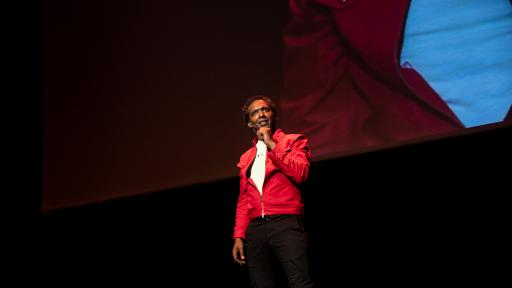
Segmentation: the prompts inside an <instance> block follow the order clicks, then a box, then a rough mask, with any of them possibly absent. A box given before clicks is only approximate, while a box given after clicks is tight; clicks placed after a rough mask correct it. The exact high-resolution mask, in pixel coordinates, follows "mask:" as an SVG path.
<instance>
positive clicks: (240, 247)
mask: <svg viewBox="0 0 512 288" xmlns="http://www.w3.org/2000/svg"><path fill="white" fill-rule="evenodd" d="M232 253H233V260H235V262H236V263H238V264H240V265H244V264H245V263H246V261H245V251H244V240H242V238H236V239H235V243H234V244H233V251H232Z"/></svg>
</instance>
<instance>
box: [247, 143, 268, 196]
mask: <svg viewBox="0 0 512 288" xmlns="http://www.w3.org/2000/svg"><path fill="white" fill-rule="evenodd" d="M266 159H267V145H265V143H264V142H263V141H261V140H258V143H256V157H255V158H254V163H252V168H251V179H252V181H254V183H255V184H256V188H258V191H260V194H263V182H264V180H265V160H266Z"/></svg>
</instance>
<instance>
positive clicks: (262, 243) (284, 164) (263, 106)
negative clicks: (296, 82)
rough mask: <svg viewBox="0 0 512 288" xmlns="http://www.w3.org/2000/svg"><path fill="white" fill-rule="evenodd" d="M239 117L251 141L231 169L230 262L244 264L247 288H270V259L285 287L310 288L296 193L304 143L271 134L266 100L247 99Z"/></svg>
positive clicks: (271, 113) (305, 156)
mask: <svg viewBox="0 0 512 288" xmlns="http://www.w3.org/2000/svg"><path fill="white" fill-rule="evenodd" d="M242 112H243V115H244V121H245V123H246V124H247V126H248V127H249V128H250V129H251V130H252V131H254V133H255V135H256V137H255V139H254V140H253V146H252V147H251V148H250V149H249V150H247V151H246V152H245V153H244V154H242V156H241V157H240V162H239V163H238V164H237V167H238V168H240V195H239V197H238V203H237V208H236V219H235V227H234V235H233V238H234V245H233V251H232V254H233V259H234V260H235V262H237V263H238V264H240V265H244V264H246V263H247V264H248V269H249V274H250V278H251V283H252V286H253V287H275V280H274V275H273V271H274V268H273V267H272V259H274V256H277V259H279V262H280V263H281V265H282V267H283V269H284V271H285V272H286V275H287V278H288V282H289V284H290V286H291V287H293V288H296V287H313V282H312V280H311V278H310V275H309V268H308V262H307V257H306V248H305V247H306V243H305V240H306V239H305V232H304V228H303V223H302V215H303V207H304V204H303V201H302V197H301V192H300V190H299V188H298V187H297V184H300V183H302V182H303V181H305V180H306V178H307V177H308V173H309V165H310V163H309V161H310V151H309V144H308V140H307V139H306V137H305V136H304V135H299V134H285V133H284V132H283V131H282V130H281V129H276V118H277V109H276V105H275V104H274V102H273V101H272V100H271V99H270V98H268V97H266V96H262V95H259V96H254V97H251V98H249V99H248V100H247V101H246V103H245V105H244V106H243V108H242Z"/></svg>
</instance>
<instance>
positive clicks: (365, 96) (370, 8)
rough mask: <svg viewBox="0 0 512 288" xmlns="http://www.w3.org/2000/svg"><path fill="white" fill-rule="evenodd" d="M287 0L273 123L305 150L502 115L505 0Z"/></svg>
mask: <svg viewBox="0 0 512 288" xmlns="http://www.w3.org/2000/svg"><path fill="white" fill-rule="evenodd" d="M289 3H290V12H291V15H292V17H291V20H290V22H289V23H288V26H287V27H286V30H285V36H284V37H285V53H284V56H285V60H284V72H285V73H284V85H283V93H282V95H281V96H280V107H281V109H282V111H284V112H286V114H285V115H284V117H283V118H282V119H281V120H280V121H281V123H282V125H283V127H286V129H292V130H294V131H297V132H299V133H305V134H307V135H308V138H309V140H310V143H311V146H312V147H313V148H314V149H315V155H317V156H322V155H326V154H329V153H338V152H340V153H347V152H351V151H353V150H355V151H357V150H360V148H362V147H376V146H382V145H390V144H391V145H395V144H397V143H400V142H402V141H404V140H409V139H414V138H419V137H422V138H424V137H431V136H435V135H444V134H446V133H452V132H455V131H457V130H460V129H462V128H466V127H475V126H480V125H485V124H490V123H497V122H501V121H510V120H512V117H511V113H510V112H508V111H510V110H509V109H510V105H511V103H512V92H511V91H512V53H510V52H509V51H511V50H512V37H511V35H512V5H511V2H510V1H509V0H496V1H479V0H471V1H468V0H432V1H410V0H396V1H392V4H391V3H390V2H389V1H373V0H289ZM507 112H508V116H507Z"/></svg>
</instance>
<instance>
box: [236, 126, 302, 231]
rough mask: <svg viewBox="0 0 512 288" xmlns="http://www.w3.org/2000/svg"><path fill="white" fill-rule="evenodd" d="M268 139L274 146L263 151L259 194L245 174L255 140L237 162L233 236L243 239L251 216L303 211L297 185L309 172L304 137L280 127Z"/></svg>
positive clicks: (252, 153)
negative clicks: (236, 201)
mask: <svg viewBox="0 0 512 288" xmlns="http://www.w3.org/2000/svg"><path fill="white" fill-rule="evenodd" d="M272 138H273V139H274V141H275V142H276V146H275V147H274V149H273V150H272V151H267V158H266V162H265V182H264V183H263V193H262V194H260V192H259V191H258V189H257V188H256V184H255V183H254V181H253V180H252V179H251V178H249V175H248V174H249V173H250V168H251V164H252V162H253V161H254V157H255V155H256V139H255V140H254V141H253V146H252V147H251V148H250V149H249V150H247V151H246V152H245V153H244V154H242V156H241V157H240V162H239V163H238V164H237V167H238V168H240V174H239V175H240V195H239V196H238V203H237V208H236V219H235V229H234V235H233V238H244V239H245V229H246V228H247V225H248V224H249V221H250V220H251V219H252V218H255V217H262V215H272V214H302V213H303V207H304V204H303V202H302V197H301V193H300V190H299V189H298V188H297V184H299V183H301V182H303V181H305V180H306V178H307V177H308V174H309V161H310V157H311V155H310V152H309V143H308V140H307V139H306V137H305V136H304V135H300V134H285V133H283V131H282V130H281V129H277V130H276V131H275V133H274V135H273V136H272Z"/></svg>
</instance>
